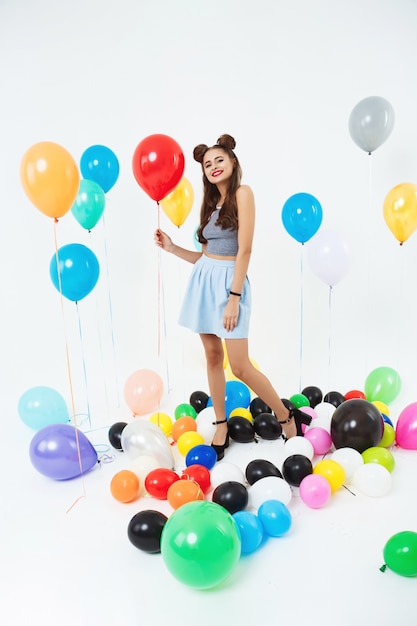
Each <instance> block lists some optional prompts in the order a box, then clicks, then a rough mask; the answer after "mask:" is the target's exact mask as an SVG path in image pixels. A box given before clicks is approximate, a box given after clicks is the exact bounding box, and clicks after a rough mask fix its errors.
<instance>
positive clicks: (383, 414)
mask: <svg viewBox="0 0 417 626" xmlns="http://www.w3.org/2000/svg"><path fill="white" fill-rule="evenodd" d="M381 415H382V419H383V420H384V422H386V423H387V424H389V426H392V428H394V424H393V423H392V421H391V420H390V418H389V417H388V415H385V413H381Z"/></svg>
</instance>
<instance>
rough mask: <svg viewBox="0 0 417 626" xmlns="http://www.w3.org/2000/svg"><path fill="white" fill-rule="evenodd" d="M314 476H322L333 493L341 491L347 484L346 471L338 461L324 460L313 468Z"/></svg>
mask: <svg viewBox="0 0 417 626" xmlns="http://www.w3.org/2000/svg"><path fill="white" fill-rule="evenodd" d="M313 474H320V476H323V477H324V478H325V479H326V480H327V481H328V483H329V485H330V489H331V490H332V493H333V492H335V491H337V490H338V489H340V487H341V486H342V485H343V483H344V482H345V470H344V469H343V467H342V466H341V465H340V463H338V462H337V461H333V460H332V459H323V460H322V461H319V462H318V463H317V464H316V465H315V466H314V468H313Z"/></svg>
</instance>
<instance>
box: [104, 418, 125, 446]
mask: <svg viewBox="0 0 417 626" xmlns="http://www.w3.org/2000/svg"><path fill="white" fill-rule="evenodd" d="M125 426H127V422H116V423H115V424H113V426H110V428H109V432H108V437H109V441H110V443H111V445H112V446H113V448H116V450H123V448H122V432H123V429H124V428H125Z"/></svg>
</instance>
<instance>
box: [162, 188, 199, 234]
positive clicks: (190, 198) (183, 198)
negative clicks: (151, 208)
mask: <svg viewBox="0 0 417 626" xmlns="http://www.w3.org/2000/svg"><path fill="white" fill-rule="evenodd" d="M193 204H194V191H193V188H192V186H191V183H190V181H189V180H188V179H187V178H185V176H183V178H182V179H181V180H180V182H179V183H178V185H177V186H176V187H175V189H174V190H173V191H171V193H169V194H168V195H167V196H166V197H165V198H164V199H163V200H161V207H162V210H163V211H164V213H165V215H166V216H167V217H169V219H170V220H171V222H172V223H173V224H175V226H178V227H179V226H182V224H184V222H185V220H186V219H187V217H188V215H189V214H190V211H191V209H192V208H193Z"/></svg>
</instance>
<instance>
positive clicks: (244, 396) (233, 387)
mask: <svg viewBox="0 0 417 626" xmlns="http://www.w3.org/2000/svg"><path fill="white" fill-rule="evenodd" d="M250 400H251V397H250V389H249V387H248V386H247V385H245V383H242V381H240V380H228V381H227V382H226V398H225V401H226V416H227V417H229V415H230V413H231V412H232V411H233V410H234V409H240V408H245V409H247V408H248V406H249V404H250Z"/></svg>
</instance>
